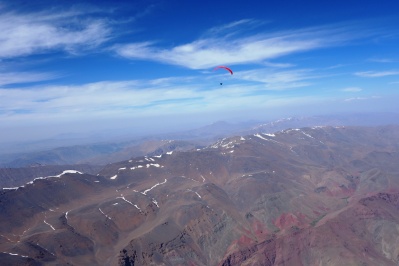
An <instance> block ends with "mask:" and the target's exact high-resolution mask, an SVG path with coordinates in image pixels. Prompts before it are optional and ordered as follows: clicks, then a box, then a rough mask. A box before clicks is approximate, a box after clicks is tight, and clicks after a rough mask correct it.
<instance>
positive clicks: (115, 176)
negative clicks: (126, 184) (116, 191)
mask: <svg viewBox="0 0 399 266" xmlns="http://www.w3.org/2000/svg"><path fill="white" fill-rule="evenodd" d="M117 177H118V175H114V176H111V177H110V179H116V178H117Z"/></svg>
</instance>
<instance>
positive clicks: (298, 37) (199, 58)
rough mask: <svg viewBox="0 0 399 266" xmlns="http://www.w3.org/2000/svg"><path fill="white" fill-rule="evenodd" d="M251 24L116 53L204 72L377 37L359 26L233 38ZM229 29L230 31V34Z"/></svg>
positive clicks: (120, 48) (118, 49)
mask: <svg viewBox="0 0 399 266" xmlns="http://www.w3.org/2000/svg"><path fill="white" fill-rule="evenodd" d="M249 22H250V21H247V20H241V21H237V22H234V23H231V24H228V25H225V26H221V27H220V28H216V29H213V30H211V31H210V32H214V33H215V35H214V36H208V35H207V37H205V38H201V39H198V40H195V41H193V42H190V43H186V44H181V45H178V46H175V47H172V48H169V49H165V48H161V47H159V46H157V43H154V42H151V41H148V42H141V43H131V44H127V45H118V46H115V47H114V50H115V51H116V53H117V54H119V55H120V56H123V57H126V58H130V59H142V60H153V61H158V62H163V63H167V64H174V65H180V66H184V67H187V68H191V69H204V68H209V67H212V66H215V65H218V64H229V65H235V64H246V63H260V62H262V61H264V60H270V59H273V58H277V57H281V56H284V55H288V54H292V53H298V52H303V51H308V50H313V49H318V48H323V47H329V46H336V45H343V44H346V43H347V42H348V41H351V40H354V39H359V38H364V37H366V36H370V35H373V34H376V33H373V32H371V31H365V30H362V29H361V28H360V27H359V26H358V25H354V26H344V25H328V26H324V27H313V28H305V29H299V30H292V31H281V32H275V33H268V34H255V35H249V36H248V35H246V36H243V35H242V34H239V35H236V34H234V32H236V31H239V26H240V25H242V24H247V23H249ZM226 29H229V30H230V31H228V33H227V32H225V31H226ZM233 29H234V31H232V30H233ZM220 32H223V33H224V35H221V34H220Z"/></svg>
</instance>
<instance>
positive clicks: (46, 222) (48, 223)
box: [43, 220, 55, 231]
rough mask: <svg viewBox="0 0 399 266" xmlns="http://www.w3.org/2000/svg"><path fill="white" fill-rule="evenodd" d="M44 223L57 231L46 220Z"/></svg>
mask: <svg viewBox="0 0 399 266" xmlns="http://www.w3.org/2000/svg"><path fill="white" fill-rule="evenodd" d="M43 222H44V223H45V224H47V225H48V226H50V227H51V229H53V230H54V231H55V228H54V227H53V226H52V225H51V224H49V223H48V222H46V220H44V221H43Z"/></svg>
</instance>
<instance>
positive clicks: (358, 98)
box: [344, 96, 381, 102]
mask: <svg viewBox="0 0 399 266" xmlns="http://www.w3.org/2000/svg"><path fill="white" fill-rule="evenodd" d="M380 98H381V96H371V97H353V98H347V99H344V101H345V102H352V101H363V100H371V99H380Z"/></svg>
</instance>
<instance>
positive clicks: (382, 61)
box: [369, 58, 399, 63]
mask: <svg viewBox="0 0 399 266" xmlns="http://www.w3.org/2000/svg"><path fill="white" fill-rule="evenodd" d="M369 61H370V62H376V63H397V62H398V61H399V60H397V59H393V58H370V59H369Z"/></svg>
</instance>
